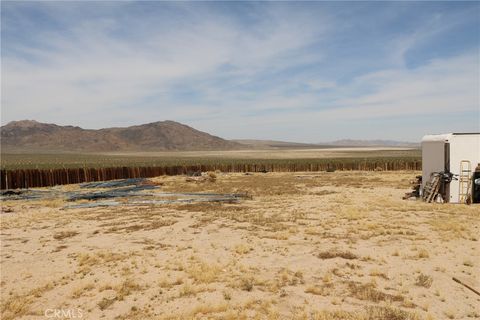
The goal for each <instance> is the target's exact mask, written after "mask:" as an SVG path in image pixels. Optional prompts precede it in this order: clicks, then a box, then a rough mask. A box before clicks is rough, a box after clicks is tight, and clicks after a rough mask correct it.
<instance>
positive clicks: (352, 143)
mask: <svg viewBox="0 0 480 320" xmlns="http://www.w3.org/2000/svg"><path fill="white" fill-rule="evenodd" d="M328 144H331V145H334V146H345V147H409V148H417V147H420V143H415V142H404V141H395V140H353V139H343V140H336V141H332V142H329V143H328Z"/></svg>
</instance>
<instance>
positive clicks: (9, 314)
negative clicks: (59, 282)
mask: <svg viewBox="0 0 480 320" xmlns="http://www.w3.org/2000/svg"><path fill="white" fill-rule="evenodd" d="M53 288H54V285H53V284H52V283H48V284H46V285H44V286H41V287H38V288H34V289H32V290H30V291H29V292H27V293H26V294H22V295H13V296H11V297H10V298H8V299H6V301H5V300H4V298H3V297H2V307H1V311H2V312H1V317H0V318H1V319H2V320H13V319H17V318H19V317H22V316H23V315H26V314H28V313H29V312H30V305H31V304H32V303H33V302H34V299H35V298H40V297H41V296H42V295H43V294H44V293H45V292H47V291H49V290H52V289H53Z"/></svg>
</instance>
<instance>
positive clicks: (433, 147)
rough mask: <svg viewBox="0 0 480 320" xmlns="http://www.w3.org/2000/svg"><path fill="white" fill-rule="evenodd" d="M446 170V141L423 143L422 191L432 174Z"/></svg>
mask: <svg viewBox="0 0 480 320" xmlns="http://www.w3.org/2000/svg"><path fill="white" fill-rule="evenodd" d="M444 169H445V140H439V141H422V190H423V188H424V187H425V184H426V183H427V182H428V181H429V180H430V174H432V172H440V171H443V170H444Z"/></svg>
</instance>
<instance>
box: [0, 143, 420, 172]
mask: <svg viewBox="0 0 480 320" xmlns="http://www.w3.org/2000/svg"><path fill="white" fill-rule="evenodd" d="M391 160H401V161H402V160H404V161H412V160H421V152H420V150H418V149H411V150H404V149H403V150H402V149H393V150H385V149H383V150H382V149H378V150H370V149H368V150H366V149H362V148H358V149H355V150H345V149H344V150H339V151H337V150H332V149H323V150H310V149H309V150H281V151H279V150H263V151H258V150H255V151H253V150H252V151H240V152H235V151H224V152H213V151H210V152H206V151H202V152H156V153H131V154H85V153H84V154H76V153H58V154H54V153H49V154H47V153H45V154H36V153H35V154H34V153H25V154H13V153H2V154H1V169H7V170H14V169H57V168H84V167H85V168H106V167H153V166H174V165H200V164H204V165H208V164H232V163H239V164H240V163H241V164H271V163H278V164H287V163H298V164H305V163H312V164H315V163H335V162H349V163H351V162H352V161H355V162H358V161H368V162H372V161H391Z"/></svg>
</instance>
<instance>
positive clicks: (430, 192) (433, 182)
mask: <svg viewBox="0 0 480 320" xmlns="http://www.w3.org/2000/svg"><path fill="white" fill-rule="evenodd" d="M440 182H441V175H440V174H438V173H437V172H434V173H432V175H431V176H430V181H427V183H426V184H425V187H424V188H423V194H422V199H423V201H425V202H432V201H433V200H435V198H436V197H437V195H438V190H439V189H440Z"/></svg>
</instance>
